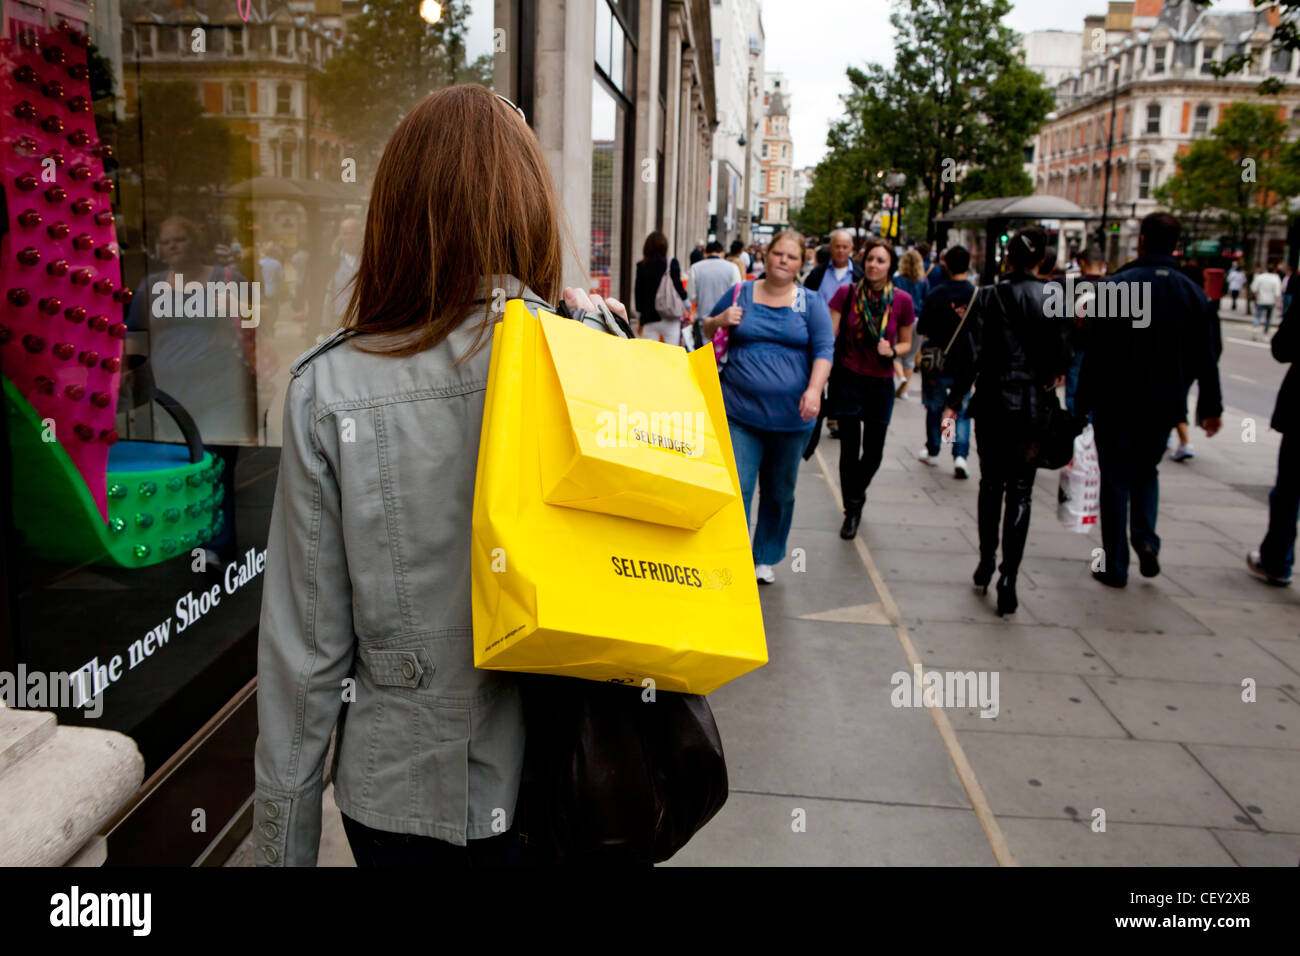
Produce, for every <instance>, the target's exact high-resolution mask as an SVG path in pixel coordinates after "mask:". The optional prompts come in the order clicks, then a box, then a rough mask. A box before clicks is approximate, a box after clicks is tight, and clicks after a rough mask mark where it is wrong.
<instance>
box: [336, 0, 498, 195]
mask: <svg viewBox="0 0 1300 956" xmlns="http://www.w3.org/2000/svg"><path fill="white" fill-rule="evenodd" d="M413 13H414V9H413V5H412V4H411V3H409V2H406V0H368V2H367V3H366V5H365V6H364V7H363V8H362V11H361V13H359V14H357V15H356V16H355V17H352V18H350V19H349V20H348V22H347V35H346V37H345V38H344V40H343V48H342V49H341V50H340V51H339V52H338V53H336V54H335V55H334V56H333V57H331V58H330V60H329V62H327V63H326V64H325V69H324V72H323V74H322V75H321V76H320V78H319V80H318V81H317V83H316V95H317V96H318V97H319V98H320V101H321V105H322V106H323V108H324V110H325V115H326V118H327V119H328V121H329V124H330V126H331V128H333V129H334V130H335V131H337V132H338V133H339V134H340V135H342V136H343V137H344V138H345V139H346V140H347V141H348V144H349V149H350V150H351V151H350V152H349V154H348V155H350V156H351V157H352V158H354V159H356V161H357V176H358V179H362V180H368V179H369V178H370V177H371V176H373V174H374V171H375V167H376V166H377V165H378V164H379V157H380V156H381V155H382V154H383V151H384V146H385V145H386V144H387V143H388V138H389V136H391V135H392V132H393V130H394V129H395V128H396V126H397V124H398V123H399V122H400V121H401V119H402V117H404V116H405V115H406V114H407V113H408V112H409V111H410V110H411V108H412V107H414V106H415V104H417V103H419V102H420V100H422V99H424V97H426V96H428V95H429V94H430V93H432V92H434V91H435V90H439V89H442V88H443V87H445V86H451V85H453V84H456V83H481V84H482V85H484V86H491V85H492V55H491V54H490V53H485V54H483V55H481V56H479V57H478V58H476V59H475V60H474V61H473V62H470V61H469V60H468V59H467V52H466V48H465V35H466V32H467V31H468V28H469V15H470V4H469V3H468V2H467V0H451V2H448V3H444V4H443V7H442V16H441V17H439V19H438V22H437V23H428V22H427V21H425V20H424V19H423V18H422V17H418V16H414V15H413Z"/></svg>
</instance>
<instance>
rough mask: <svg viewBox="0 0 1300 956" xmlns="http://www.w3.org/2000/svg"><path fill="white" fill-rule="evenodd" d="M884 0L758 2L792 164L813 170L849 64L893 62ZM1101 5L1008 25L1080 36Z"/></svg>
mask: <svg viewBox="0 0 1300 956" xmlns="http://www.w3.org/2000/svg"><path fill="white" fill-rule="evenodd" d="M1214 7H1215V9H1219V10H1248V9H1250V8H1251V5H1250V0H1216V2H1215V4H1214ZM891 9H892V5H891V4H890V2H889V0H763V33H764V35H765V37H766V41H767V56H766V64H765V66H766V68H767V69H768V70H773V71H782V72H784V73H785V75H786V81H787V84H788V89H789V93H790V97H791V99H790V131H791V135H792V137H793V139H794V166H795V167H796V168H798V167H801V166H815V165H817V162H818V161H819V160H820V159H821V158H822V156H823V154H824V153H825V152H826V131H827V129H828V128H829V127H830V124H831V123H832V122H833V121H834V120H836V119H838V118H839V117H840V116H841V115H842V112H843V109H842V106H841V104H840V101H839V96H840V94H843V93H847V92H848V89H849V81H848V79H847V78H846V77H845V75H844V71H845V69H846V68H847V67H848V66H850V65H862V64H864V63H868V62H873V61H874V62H879V63H885V64H889V63H892V62H893V59H894V49H893V47H894V44H893V32H894V31H893V27H892V26H890V24H889V14H890V12H891ZM1105 12H1106V0H1081V2H1079V3H1069V2H1062V0H1013V9H1012V12H1011V14H1010V15H1009V16H1008V17H1007V24H1008V25H1009V26H1010V27H1011V28H1012V29H1014V30H1016V31H1018V32H1020V33H1025V32H1027V31H1029V30H1050V29H1060V30H1078V31H1082V30H1083V18H1084V16H1085V15H1086V14H1091V13H1105Z"/></svg>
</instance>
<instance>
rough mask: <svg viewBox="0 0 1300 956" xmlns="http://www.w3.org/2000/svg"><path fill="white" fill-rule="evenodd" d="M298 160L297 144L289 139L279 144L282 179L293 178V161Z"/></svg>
mask: <svg viewBox="0 0 1300 956" xmlns="http://www.w3.org/2000/svg"><path fill="white" fill-rule="evenodd" d="M297 158H298V144H297V143H295V142H294V141H293V140H291V139H286V140H282V141H281V143H280V176H281V177H283V178H284V179H292V178H293V176H294V161H295V160H296V159H297Z"/></svg>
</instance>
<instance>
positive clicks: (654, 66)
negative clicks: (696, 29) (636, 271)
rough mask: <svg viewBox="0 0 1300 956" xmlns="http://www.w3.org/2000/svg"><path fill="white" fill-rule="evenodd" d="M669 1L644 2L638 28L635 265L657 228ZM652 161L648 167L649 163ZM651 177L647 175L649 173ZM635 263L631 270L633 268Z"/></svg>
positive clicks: (633, 221)
mask: <svg viewBox="0 0 1300 956" xmlns="http://www.w3.org/2000/svg"><path fill="white" fill-rule="evenodd" d="M667 2H669V0H642V2H641V4H640V11H641V16H640V21H639V23H638V25H637V30H638V37H639V38H640V49H641V54H640V55H639V56H638V57H637V77H636V104H635V105H636V131H635V134H634V137H635V138H634V141H633V150H634V152H633V156H634V157H635V158H636V163H635V165H634V170H635V172H634V176H635V178H634V179H633V181H632V195H631V196H630V197H629V199H630V201H631V203H632V262H635V261H636V260H637V259H639V258H640V256H641V244H642V243H643V242H645V237H646V236H648V235H650V233H651V232H652V231H653V230H654V228H655V223H656V221H657V219H658V210H657V209H656V208H655V202H656V201H657V199H658V195H659V183H658V177H659V160H658V153H659V142H660V138H661V137H662V136H663V112H662V110H661V109H660V107H659V46H660V43H661V42H663V41H662V37H661V36H660V33H659V23H660V19H659V18H660V17H661V16H662V14H661V12H660V11H661V10H662V7H661V4H663V3H667ZM647 160H649V163H648V164H647V163H646V161H647ZM647 170H649V172H650V174H649V175H647V173H646V171H647ZM632 262H629V263H628V268H629V269H633V268H634V266H633V264H632Z"/></svg>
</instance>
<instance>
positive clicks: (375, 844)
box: [343, 814, 525, 870]
mask: <svg viewBox="0 0 1300 956" xmlns="http://www.w3.org/2000/svg"><path fill="white" fill-rule="evenodd" d="M343 832H344V833H346V834H347V837H348V846H349V847H351V848H352V857H353V859H355V860H356V861H357V866H358V867H402V866H423V867H435V868H439V869H451V870H480V869H492V868H495V867H506V866H522V865H524V863H525V861H524V859H523V857H522V854H521V850H520V846H519V839H518V834H516V832H515V831H514V829H513V828H511V829H510V830H508V831H506V832H505V833H503V834H501V835H500V836H494V837H488V838H486V839H482V840H470V841H469V842H468V843H467V844H466V845H465V846H456V845H455V844H454V843H447V842H446V841H445V840H438V839H435V838H434V837H427V836H417V835H415V834H411V833H390V832H389V831H387V830H376V829H375V828H374V827H368V826H366V825H365V824H364V823H359V822H357V821H356V820H353V819H352V818H351V817H349V816H348V815H347V814H344V815H343Z"/></svg>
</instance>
